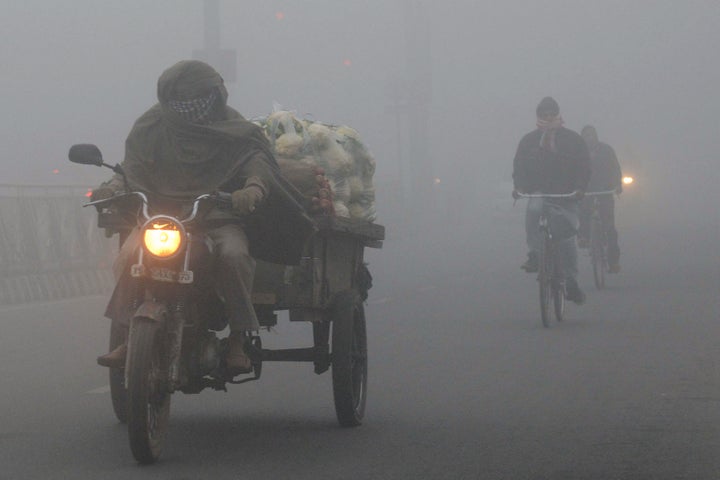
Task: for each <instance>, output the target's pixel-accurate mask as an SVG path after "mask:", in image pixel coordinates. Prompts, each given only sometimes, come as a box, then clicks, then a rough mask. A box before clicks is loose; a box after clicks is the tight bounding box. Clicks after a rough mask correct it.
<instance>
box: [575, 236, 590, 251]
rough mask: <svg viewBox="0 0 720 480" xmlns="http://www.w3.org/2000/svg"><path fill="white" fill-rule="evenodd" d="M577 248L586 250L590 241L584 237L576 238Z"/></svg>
mask: <svg viewBox="0 0 720 480" xmlns="http://www.w3.org/2000/svg"><path fill="white" fill-rule="evenodd" d="M577 246H578V248H588V247H590V240H588V239H587V238H585V237H577Z"/></svg>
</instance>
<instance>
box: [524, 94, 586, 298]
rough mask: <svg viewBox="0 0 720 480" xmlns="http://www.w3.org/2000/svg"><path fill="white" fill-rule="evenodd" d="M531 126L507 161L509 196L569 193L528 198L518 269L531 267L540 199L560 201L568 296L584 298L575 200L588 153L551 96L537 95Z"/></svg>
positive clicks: (537, 238) (581, 191)
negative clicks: (533, 125) (523, 259)
mask: <svg viewBox="0 0 720 480" xmlns="http://www.w3.org/2000/svg"><path fill="white" fill-rule="evenodd" d="M536 114H537V129H535V130H534V131H532V132H530V133H528V134H527V135H525V136H524V137H523V138H522V140H520V144H519V145H518V149H517V153H516V154H515V159H514V161H513V185H514V190H513V197H514V198H518V194H519V193H525V194H531V193H540V194H543V193H544V194H567V193H574V198H571V199H544V198H531V199H530V201H528V205H527V210H526V215H525V233H526V236H527V245H528V249H529V252H528V259H527V261H526V262H525V263H524V264H523V265H522V269H523V270H525V271H526V272H528V273H532V272H537V271H538V268H539V265H538V250H539V245H540V241H541V237H540V235H541V232H540V231H539V229H538V221H539V218H540V214H541V212H542V210H543V204H544V203H545V202H551V203H553V204H556V205H558V206H559V207H561V212H562V214H561V215H560V217H562V218H561V222H559V223H560V224H562V225H565V226H566V227H567V228H565V229H564V230H566V232H565V233H566V235H563V240H562V241H561V242H560V244H559V253H560V255H561V256H562V259H563V265H564V270H565V284H566V288H567V298H568V300H570V301H572V302H575V303H577V304H582V303H583V302H584V301H585V294H584V293H583V291H582V290H581V289H580V286H579V285H578V283H577V280H576V276H577V246H576V245H575V232H576V229H577V223H578V217H577V215H578V214H577V209H578V206H577V203H578V200H579V199H581V198H582V196H583V194H584V191H585V190H586V188H587V185H588V181H589V180H590V155H589V153H588V149H587V146H586V145H585V142H584V141H583V139H582V137H581V136H580V135H578V134H577V133H576V132H574V131H572V130H569V129H567V128H564V127H563V126H562V125H563V119H562V117H561V116H560V107H559V105H558V103H557V102H556V101H555V100H554V99H553V98H552V97H545V98H543V99H542V100H541V101H540V103H539V104H538V106H537V109H536Z"/></svg>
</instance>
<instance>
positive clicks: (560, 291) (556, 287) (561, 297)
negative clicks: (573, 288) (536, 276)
mask: <svg viewBox="0 0 720 480" xmlns="http://www.w3.org/2000/svg"><path fill="white" fill-rule="evenodd" d="M552 290H553V305H554V306H555V318H556V319H557V321H558V322H562V321H563V318H564V315H565V285H564V284H562V283H560V282H555V283H554V284H553V289H552Z"/></svg>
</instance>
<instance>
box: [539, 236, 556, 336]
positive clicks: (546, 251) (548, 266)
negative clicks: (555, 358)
mask: <svg viewBox="0 0 720 480" xmlns="http://www.w3.org/2000/svg"><path fill="white" fill-rule="evenodd" d="M538 263H539V269H538V286H539V287H540V318H541V319H542V324H543V326H544V327H545V328H549V327H550V296H551V290H552V286H551V281H552V277H553V259H552V251H551V245H550V238H549V237H548V234H547V232H546V233H545V234H544V235H543V236H542V240H541V242H540V252H539V258H538Z"/></svg>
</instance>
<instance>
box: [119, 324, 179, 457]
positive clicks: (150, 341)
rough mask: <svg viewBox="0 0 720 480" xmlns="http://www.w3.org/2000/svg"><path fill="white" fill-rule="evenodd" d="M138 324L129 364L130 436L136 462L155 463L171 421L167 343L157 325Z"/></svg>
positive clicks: (131, 336)
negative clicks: (165, 361)
mask: <svg viewBox="0 0 720 480" xmlns="http://www.w3.org/2000/svg"><path fill="white" fill-rule="evenodd" d="M134 322H136V323H135V324H134V325H133V331H132V334H131V335H130V342H129V345H128V347H129V351H128V363H127V369H128V372H127V377H128V388H127V403H128V409H127V411H128V434H129V437H130V450H132V454H133V456H134V457H135V460H137V461H138V463H141V464H151V463H154V462H155V461H156V460H157V459H158V458H159V457H160V453H161V452H162V447H163V443H164V440H165V432H166V431H167V427H168V420H169V418H170V392H169V391H168V389H167V368H166V367H165V365H164V359H165V358H166V355H165V342H164V341H163V337H164V335H162V331H163V330H162V329H161V328H160V327H161V326H160V325H159V324H158V323H157V322H155V321H153V320H150V319H146V318H135V319H134Z"/></svg>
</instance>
